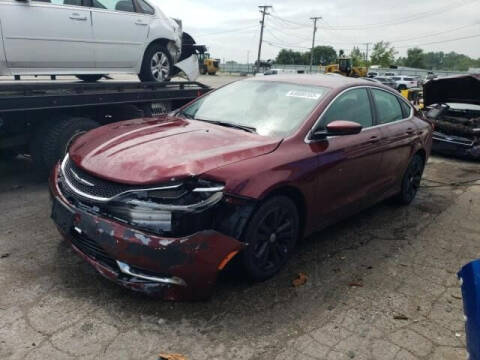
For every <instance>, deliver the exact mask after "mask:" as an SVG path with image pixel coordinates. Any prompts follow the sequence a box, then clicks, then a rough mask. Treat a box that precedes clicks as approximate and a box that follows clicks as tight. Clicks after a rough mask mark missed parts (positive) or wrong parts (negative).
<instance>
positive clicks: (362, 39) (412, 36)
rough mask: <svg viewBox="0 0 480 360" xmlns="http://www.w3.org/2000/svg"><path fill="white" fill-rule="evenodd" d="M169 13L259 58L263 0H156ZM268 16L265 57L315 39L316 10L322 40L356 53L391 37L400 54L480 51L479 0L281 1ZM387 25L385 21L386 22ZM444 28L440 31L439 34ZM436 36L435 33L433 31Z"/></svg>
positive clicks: (226, 49)
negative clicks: (417, 48)
mask: <svg viewBox="0 0 480 360" xmlns="http://www.w3.org/2000/svg"><path fill="white" fill-rule="evenodd" d="M154 1H157V2H158V3H160V6H161V8H162V9H163V10H164V12H165V13H166V14H167V15H168V16H172V17H177V18H180V19H182V20H183V24H184V28H185V30H186V31H188V32H190V33H191V34H192V35H193V36H194V38H195V39H196V40H197V42H199V43H202V44H205V45H207V46H208V47H209V50H210V52H211V54H212V55H213V56H215V57H219V58H222V59H224V60H236V61H240V62H246V60H247V56H248V57H249V59H250V61H253V60H254V58H256V54H257V47H258V41H259V32H260V24H259V20H260V13H259V11H258V5H260V3H259V2H258V1H252V0H244V1H238V0H232V1H228V0H226V1H220V0H211V1H208V2H200V1H193V0H175V1H173V0H172V1H165V0H154ZM268 4H270V5H273V10H272V11H271V14H272V15H271V16H267V19H266V21H265V24H266V28H265V37H264V39H265V40H266V42H265V43H264V44H263V47H262V58H263V59H268V58H274V57H275V56H276V54H277V53H278V51H280V48H281V47H287V48H288V47H292V48H293V47H296V49H297V50H304V48H308V47H310V46H311V38H312V30H313V25H312V22H311V20H310V17H311V16H322V17H323V20H322V21H320V22H319V28H318V31H317V37H316V39H317V41H316V44H317V45H332V46H334V47H335V48H336V49H337V50H338V49H344V50H346V52H347V53H348V52H349V51H350V49H351V48H353V46H359V47H360V48H362V49H364V48H365V45H364V44H365V43H367V42H369V43H374V42H377V41H380V40H385V41H391V42H392V44H393V45H394V46H395V47H396V48H397V50H398V53H399V55H402V56H403V55H405V53H406V50H407V48H408V47H413V46H415V45H421V47H422V48H423V49H424V50H426V51H445V52H449V51H456V52H459V53H464V54H466V55H469V56H472V57H475V58H480V46H478V44H479V43H480V37H477V38H471V39H464V40H456V41H451V42H442V43H438V44H429V43H432V42H441V41H445V40H449V39H456V38H460V37H467V36H472V35H475V34H478V35H480V21H479V20H478V14H480V1H479V0H422V1H417V0H404V1H398V0H368V1H367V0H356V1H351V0H281V1H279V0H276V1H271V2H269V3H268ZM382 24H383V25H382ZM438 33H441V34H439V35H432V34H438ZM429 35H432V36H429Z"/></svg>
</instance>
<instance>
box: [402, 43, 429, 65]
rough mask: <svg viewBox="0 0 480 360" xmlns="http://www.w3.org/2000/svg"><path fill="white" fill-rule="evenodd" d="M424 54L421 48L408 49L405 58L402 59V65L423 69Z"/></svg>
mask: <svg viewBox="0 0 480 360" xmlns="http://www.w3.org/2000/svg"><path fill="white" fill-rule="evenodd" d="M424 56H425V54H424V53H423V50H422V49H420V48H418V47H416V48H413V49H408V50H407V58H406V59H405V61H404V65H405V66H408V67H413V68H420V69H423V68H425V62H424Z"/></svg>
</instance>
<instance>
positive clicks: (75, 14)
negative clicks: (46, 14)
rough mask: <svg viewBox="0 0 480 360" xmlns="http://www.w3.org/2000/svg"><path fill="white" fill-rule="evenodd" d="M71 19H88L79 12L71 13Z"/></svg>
mask: <svg viewBox="0 0 480 360" xmlns="http://www.w3.org/2000/svg"><path fill="white" fill-rule="evenodd" d="M70 19H72V20H79V21H85V20H87V17H86V16H80V14H77V13H73V14H72V15H70Z"/></svg>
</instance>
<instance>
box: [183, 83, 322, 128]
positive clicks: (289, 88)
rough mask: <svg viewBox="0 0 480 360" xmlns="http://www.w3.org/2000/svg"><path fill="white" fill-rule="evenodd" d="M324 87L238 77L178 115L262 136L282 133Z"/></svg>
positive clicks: (301, 117) (312, 105) (293, 125)
mask: <svg viewBox="0 0 480 360" xmlns="http://www.w3.org/2000/svg"><path fill="white" fill-rule="evenodd" d="M327 91H328V89H327V88H325V87H320V86H309V85H298V84H291V83H282V82H273V81H260V80H255V81H253V80H246V81H238V82H235V83H232V84H229V85H227V86H224V87H222V88H220V89H218V90H216V91H214V92H212V93H210V94H208V95H206V96H204V97H203V98H201V99H199V100H198V101H196V102H194V103H193V104H192V105H190V106H188V107H186V108H185V109H183V111H182V112H181V113H180V115H184V116H185V117H188V118H191V119H197V120H204V121H213V122H222V123H228V124H234V125H241V126H246V127H250V128H253V129H254V130H255V132H257V133H258V134H260V135H264V136H282V137H284V136H286V135H289V134H291V133H292V132H293V131H294V130H295V129H297V128H298V127H299V126H300V125H301V124H302V123H303V121H304V120H305V119H306V118H307V116H308V114H310V112H311V111H312V110H313V109H314V108H315V106H316V105H317V104H318V103H319V101H320V99H322V98H323V96H324V95H325V94H326V93H327Z"/></svg>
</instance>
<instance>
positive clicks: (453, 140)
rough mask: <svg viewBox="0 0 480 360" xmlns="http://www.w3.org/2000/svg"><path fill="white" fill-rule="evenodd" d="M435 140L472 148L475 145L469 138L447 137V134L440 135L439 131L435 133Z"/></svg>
mask: <svg viewBox="0 0 480 360" xmlns="http://www.w3.org/2000/svg"><path fill="white" fill-rule="evenodd" d="M433 139H434V140H439V141H446V142H451V143H455V144H458V145H465V146H472V145H473V143H474V142H473V140H470V139H468V138H464V137H460V136H455V135H445V134H443V133H440V132H438V131H435V132H434V133H433Z"/></svg>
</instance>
